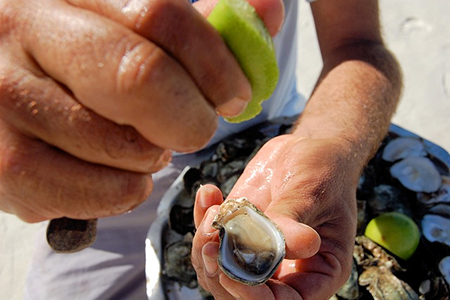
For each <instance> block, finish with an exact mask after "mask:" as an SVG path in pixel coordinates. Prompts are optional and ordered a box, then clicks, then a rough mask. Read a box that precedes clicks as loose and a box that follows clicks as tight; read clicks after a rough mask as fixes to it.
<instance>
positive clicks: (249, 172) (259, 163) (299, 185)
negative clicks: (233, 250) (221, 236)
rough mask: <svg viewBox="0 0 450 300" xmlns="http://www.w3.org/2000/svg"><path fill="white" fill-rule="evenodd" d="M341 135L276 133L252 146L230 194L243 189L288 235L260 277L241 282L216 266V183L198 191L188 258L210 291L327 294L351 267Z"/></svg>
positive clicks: (351, 202)
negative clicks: (271, 271)
mask: <svg viewBox="0 0 450 300" xmlns="http://www.w3.org/2000/svg"><path fill="white" fill-rule="evenodd" d="M347 149H348V147H347V145H346V144H345V142H342V143H341V142H339V141H334V140H328V139H323V140H320V139H317V140H314V139H309V138H299V137H296V136H293V135H284V136H280V137H276V138H274V139H272V140H271V141H269V142H268V143H267V144H266V145H264V147H263V148H262V149H261V150H260V151H259V152H258V154H257V155H256V156H255V157H254V158H253V159H252V160H251V162H250V163H249V165H248V166H247V167H246V169H245V171H244V173H243V174H242V176H241V177H240V179H239V180H238V182H237V183H236V185H235V186H234V188H233V190H232V191H231V193H230V195H229V198H238V197H243V196H245V197H247V198H248V199H249V200H250V201H251V202H252V203H254V204H255V205H256V206H258V208H260V209H261V210H262V211H264V213H265V214H266V215H267V216H269V217H270V218H271V219H272V220H273V221H274V222H275V223H276V224H277V225H278V226H279V228H280V229H281V230H282V232H283V233H284V235H285V238H286V257H285V260H284V261H283V262H282V264H281V266H280V267H279V269H278V271H277V272H276V273H275V275H274V276H273V277H272V279H270V280H269V281H268V282H267V283H266V284H263V285H260V286H254V287H251V286H245V285H243V284H241V283H238V282H235V281H233V280H231V279H230V278H228V277H227V276H226V275H225V274H223V273H222V272H221V271H219V268H218V265H217V256H218V232H217V231H215V230H214V229H213V228H211V223H212V219H213V218H214V215H215V214H217V212H218V205H219V204H220V203H221V202H222V194H221V192H220V190H219V189H218V188H216V187H214V186H211V185H206V186H203V187H202V188H200V189H199V191H198V193H197V199H196V205H195V210H194V219H195V224H196V227H197V233H196V235H195V237H194V243H193V249H192V262H193V264H194V267H195V268H196V271H197V276H198V279H199V283H200V284H201V285H202V286H203V287H204V288H205V289H207V290H209V291H210V292H211V293H212V294H213V295H214V297H215V298H216V299H249V300H251V299H258V300H261V299H329V298H330V297H331V295H333V293H335V292H336V290H337V289H338V288H339V287H340V286H341V285H342V284H343V283H344V282H345V281H346V279H347V278H348V275H349V273H350V269H351V263H352V252H353V245H354V236H355V233H356V204H355V203H356V199H355V194H356V192H355V191H356V184H357V181H358V178H359V171H360V170H359V167H357V166H358V164H356V163H353V162H352V160H351V155H349V153H347Z"/></svg>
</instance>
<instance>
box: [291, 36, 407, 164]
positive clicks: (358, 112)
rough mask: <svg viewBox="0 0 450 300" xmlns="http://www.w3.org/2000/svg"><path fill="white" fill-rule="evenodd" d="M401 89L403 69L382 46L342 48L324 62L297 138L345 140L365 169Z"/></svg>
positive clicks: (361, 43) (353, 155) (349, 150)
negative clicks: (401, 71)
mask: <svg viewBox="0 0 450 300" xmlns="http://www.w3.org/2000/svg"><path fill="white" fill-rule="evenodd" d="M401 86H402V84H401V74H400V68H399V66H398V64H397V62H396V60H395V58H394V57H393V56H392V55H391V54H390V53H389V51H387V49H386V48H385V47H384V46H383V45H381V44H376V43H371V42H359V43H356V42H355V43H352V44H347V45H345V46H343V47H340V48H339V49H337V50H335V51H333V53H331V54H329V55H327V59H325V60H324V67H323V70H322V73H321V75H320V77H319V80H318V82H317V84H316V87H315V89H314V92H313V93H312V95H311V98H310V99H309V101H308V104H307V106H306V108H305V110H304V112H303V113H302V115H301V117H300V119H299V121H298V124H297V127H296V129H295V131H294V134H295V135H299V136H304V137H308V138H315V139H316V138H332V139H335V140H340V141H342V143H343V145H344V146H347V147H348V149H347V150H348V154H349V155H351V156H352V159H356V162H357V163H358V164H359V165H360V166H361V167H362V166H363V165H364V164H365V163H366V162H367V160H368V159H369V158H370V157H371V156H372V155H373V153H374V151H375V150H376V149H377V148H378V146H379V143H380V141H381V140H382V139H383V137H384V136H385V134H386V132H387V130H388V127H389V124H390V120H391V118H392V115H393V113H394V111H395V108H396V106H397V103H398V100H399V97H400V94H401ZM344 150H345V149H344Z"/></svg>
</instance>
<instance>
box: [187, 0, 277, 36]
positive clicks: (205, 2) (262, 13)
mask: <svg viewBox="0 0 450 300" xmlns="http://www.w3.org/2000/svg"><path fill="white" fill-rule="evenodd" d="M247 1H248V2H249V3H250V4H251V5H252V6H253V7H254V8H255V10H256V12H257V13H258V15H259V17H260V18H261V19H262V20H263V22H264V24H265V25H266V27H267V30H268V31H269V33H270V35H271V36H275V35H276V34H277V33H278V31H280V29H281V26H282V25H283V20H284V2H283V1H280V0H247ZM217 2H219V0H200V1H197V2H195V3H194V4H193V5H194V7H195V8H196V9H197V10H198V11H199V12H200V13H201V14H202V15H204V16H208V15H209V14H210V12H211V11H212V10H213V8H214V7H215V6H216V4H217Z"/></svg>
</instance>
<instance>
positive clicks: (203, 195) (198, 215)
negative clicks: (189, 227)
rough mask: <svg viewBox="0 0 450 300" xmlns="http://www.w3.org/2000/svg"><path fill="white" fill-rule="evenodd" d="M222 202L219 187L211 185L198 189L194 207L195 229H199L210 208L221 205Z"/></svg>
mask: <svg viewBox="0 0 450 300" xmlns="http://www.w3.org/2000/svg"><path fill="white" fill-rule="evenodd" d="M222 202H223V196H222V192H221V191H220V189H219V188H218V187H216V186H214V185H211V184H207V185H204V186H201V187H200V188H199V189H198V191H197V194H196V197H195V205H194V223H195V227H197V228H198V227H199V226H200V222H201V221H202V219H203V217H204V216H205V213H206V211H207V210H208V208H209V207H211V206H213V205H220V204H221V203H222ZM211 224H212V222H211Z"/></svg>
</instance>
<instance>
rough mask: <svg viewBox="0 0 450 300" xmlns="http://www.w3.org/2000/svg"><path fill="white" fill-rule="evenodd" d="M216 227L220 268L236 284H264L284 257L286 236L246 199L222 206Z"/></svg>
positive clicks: (231, 201)
mask: <svg viewBox="0 0 450 300" xmlns="http://www.w3.org/2000/svg"><path fill="white" fill-rule="evenodd" d="M212 226H213V227H214V228H216V229H219V230H220V233H219V236H220V248H219V260H218V262H219V266H220V268H221V270H222V271H223V272H224V273H225V274H226V275H228V276H229V277H230V278H232V279H234V280H236V281H239V282H242V283H244V284H247V285H259V284H263V283H264V282H266V281H267V280H269V279H270V277H272V275H273V274H274V273H275V271H276V270H277V268H278V266H279V264H280V263H281V261H282V260H283V258H284V255H285V252H286V250H285V240H284V236H283V234H282V233H281V231H280V230H279V229H278V227H277V226H276V225H275V224H274V223H273V222H272V221H271V220H270V219H269V218H268V217H267V216H266V215H264V214H263V213H262V212H261V211H260V210H259V209H258V208H257V207H256V206H255V205H253V204H252V203H250V202H249V201H248V200H247V199H246V198H238V199H228V200H227V201H225V202H224V203H222V205H221V206H220V211H219V213H218V214H217V215H216V217H215V218H214V221H213V224H212Z"/></svg>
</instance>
